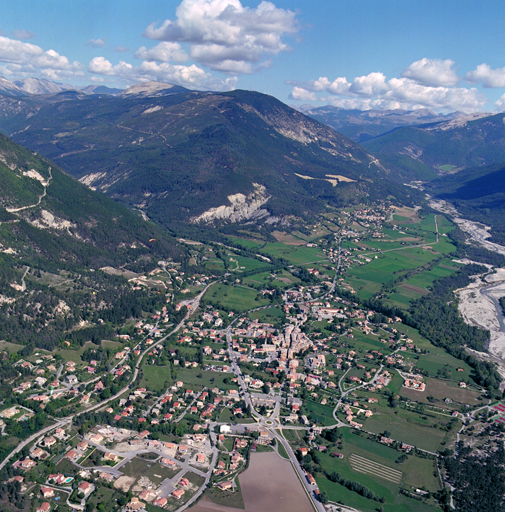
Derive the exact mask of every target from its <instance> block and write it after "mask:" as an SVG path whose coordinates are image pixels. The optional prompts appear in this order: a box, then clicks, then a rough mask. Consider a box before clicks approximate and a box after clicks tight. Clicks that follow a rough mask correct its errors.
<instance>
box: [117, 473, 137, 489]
mask: <svg viewBox="0 0 505 512" xmlns="http://www.w3.org/2000/svg"><path fill="white" fill-rule="evenodd" d="M135 480H136V478H133V477H131V476H125V475H123V476H120V477H119V478H118V479H117V480H116V481H115V482H114V487H115V488H116V489H121V490H122V491H123V492H128V491H129V490H130V487H131V486H132V485H133V484H134V483H135Z"/></svg>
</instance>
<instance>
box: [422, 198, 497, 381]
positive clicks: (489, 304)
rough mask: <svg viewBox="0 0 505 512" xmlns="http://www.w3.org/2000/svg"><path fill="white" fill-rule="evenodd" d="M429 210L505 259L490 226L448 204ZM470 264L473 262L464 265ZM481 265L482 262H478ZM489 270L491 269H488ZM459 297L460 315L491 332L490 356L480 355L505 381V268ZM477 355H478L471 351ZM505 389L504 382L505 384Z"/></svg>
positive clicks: (480, 278)
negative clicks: (504, 304)
mask: <svg viewBox="0 0 505 512" xmlns="http://www.w3.org/2000/svg"><path fill="white" fill-rule="evenodd" d="M430 206H431V207H432V208H433V209H435V210H438V211H439V212H441V213H444V214H446V215H448V216H449V217H451V219H452V221H453V222H454V223H456V224H457V225H458V226H459V227H460V229H461V230H462V231H464V232H465V233H467V234H468V235H469V236H470V238H471V239H472V240H474V241H475V242H477V243H478V244H480V245H481V246H483V247H485V248H486V249H488V250H490V251H493V252H497V253H499V254H503V255H505V247H504V246H502V245H499V244H496V243H494V242H491V241H489V240H488V238H489V237H490V236H491V234H490V230H491V228H490V227H489V226H485V225H483V224H481V223H479V222H473V221H471V220H467V219H463V218H461V217H459V214H458V212H457V210H456V209H455V208H454V206H452V205H451V204H449V203H447V202H445V201H439V200H437V201H435V200H430ZM463 263H470V261H463ZM475 263H479V262H475ZM486 266H487V267H488V268H489V269H490V270H491V267H490V266H489V265H486ZM455 293H456V294H457V295H458V297H459V311H460V313H461V315H462V316H463V318H464V319H465V321H466V322H467V323H468V324H470V325H475V326H477V327H482V328H483V329H486V330H488V331H489V332H490V341H489V347H488V352H489V354H490V356H491V358H489V357H488V356H487V354H484V353H478V354H480V356H481V358H483V359H488V360H489V359H491V360H492V361H494V362H497V363H498V364H499V369H498V371H499V373H500V374H501V375H502V377H504V379H505V317H504V315H503V311H502V308H501V306H500V303H499V299H500V298H501V297H505V268H499V269H495V271H494V273H490V272H486V273H485V274H481V275H479V276H475V280H474V282H472V283H470V284H469V285H468V286H467V287H465V288H462V289H460V290H456V292H455ZM472 352H473V353H475V351H472ZM502 387H504V389H505V381H504V382H502Z"/></svg>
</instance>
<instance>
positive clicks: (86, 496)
mask: <svg viewBox="0 0 505 512" xmlns="http://www.w3.org/2000/svg"><path fill="white" fill-rule="evenodd" d="M344 214H346V212H344ZM389 215H391V213H390V212H389V211H388V210H387V209H379V211H374V210H370V209H363V210H355V211H354V212H352V213H349V214H348V216H349V217H350V222H351V225H353V226H356V225H357V226H358V227H359V229H356V228H353V229H346V230H342V231H341V232H340V233H339V236H338V237H336V236H333V237H332V241H331V243H329V242H328V239H326V240H320V242H321V245H318V244H314V243H310V244H306V245H307V248H308V249H310V250H311V251H314V250H317V251H320V252H321V254H322V256H323V257H324V261H323V262H322V263H321V264H318V265H314V266H310V265H307V266H306V274H305V279H306V282H304V281H303V280H300V279H297V278H296V276H301V273H300V271H296V268H294V269H293V270H292V273H291V274H290V277H289V279H288V278H287V277H285V275H286V274H281V277H280V278H279V279H282V280H283V281H281V282H282V283H284V284H285V285H286V286H284V287H283V288H282V289H281V291H280V293H279V292H278V291H275V288H271V283H272V281H273V280H274V279H277V278H278V276H279V274H275V273H271V274H270V276H269V278H268V282H265V286H264V287H261V288H260V289H259V290H257V291H255V293H254V295H251V299H252V300H251V301H250V303H249V305H248V306H247V307H246V308H245V309H244V308H243V309H242V310H240V309H238V310H234V309H232V308H231V307H229V306H227V305H226V300H225V297H226V294H227V293H228V290H232V289H233V290H238V292H237V293H242V294H243V293H244V292H243V290H242V291H240V290H241V289H240V288H239V286H243V285H242V284H241V283H242V282H243V281H242V280H238V281H239V283H235V285H237V286H236V287H233V286H231V285H226V284H225V285H216V284H215V283H216V280H217V278H216V276H215V275H214V274H211V273H210V272H209V275H207V276H206V275H203V274H198V275H188V274H187V273H185V272H182V271H180V270H179V269H178V268H177V266H173V265H169V264H168V263H167V262H160V266H159V268H157V269H155V270H154V271H152V272H150V275H149V276H145V277H144V278H133V279H132V280H131V285H132V287H138V286H152V287H153V289H160V287H162V286H163V287H165V288H167V286H170V287H171V288H170V289H167V291H166V294H165V296H166V299H165V300H166V304H168V303H172V302H173V301H174V299H175V297H176V295H177V296H178V297H179V301H178V302H177V303H174V308H173V310H174V311H175V312H179V314H183V318H182V320H180V322H179V323H178V324H177V325H175V324H174V321H173V318H172V317H171V315H170V314H169V312H168V311H169V308H168V307H167V306H166V305H163V304H160V307H159V309H158V310H156V311H155V312H154V313H153V314H151V315H149V316H147V317H144V318H142V319H135V321H133V322H131V323H130V325H129V327H128V329H127V331H126V332H123V333H120V334H118V336H117V338H116V339H114V340H104V341H103V342H102V344H101V346H99V347H98V346H96V345H93V344H89V343H88V344H86V345H85V347H83V349H82V350H81V351H80V353H79V354H80V355H79V356H76V357H70V354H71V353H72V350H71V349H70V348H69V349H68V350H63V351H59V352H56V353H54V354H51V353H46V352H44V351H38V352H37V351H36V352H35V353H33V354H31V355H29V356H24V357H19V356H17V355H13V357H12V359H13V364H14V367H15V368H16V369H18V371H19V376H18V378H16V379H15V383H14V386H13V397H14V400H12V403H11V404H6V407H5V408H3V409H2V410H1V411H0V428H1V432H2V434H3V435H15V434H16V433H19V434H21V433H23V432H24V431H25V430H24V429H26V428H29V429H31V430H37V429H41V427H44V428H43V429H42V430H43V431H44V432H47V433H46V434H41V435H39V436H37V435H36V434H33V435H31V436H30V437H28V440H29V441H30V440H31V441H30V442H26V443H23V446H22V447H20V448H19V450H18V452H19V453H18V454H17V456H15V457H12V460H10V461H8V464H9V466H8V468H9V473H10V474H11V475H12V476H10V478H9V482H11V483H16V482H17V484H16V485H19V490H20V492H22V493H25V494H27V495H30V496H32V498H33V499H34V500H35V502H37V503H38V508H36V510H37V512H49V511H50V510H55V507H56V506H60V504H63V503H64V504H65V506H66V507H67V508H68V509H69V510H83V511H84V510H87V507H88V505H89V504H93V503H95V504H97V506H98V504H99V503H101V502H103V501H104V500H105V501H107V502H108V503H109V505H108V508H102V509H100V508H99V510H124V511H142V510H169V511H176V510H179V509H181V508H187V507H189V506H191V505H192V504H193V503H196V502H197V501H198V500H199V499H200V498H201V496H202V495H204V494H205V495H207V494H209V493H211V495H212V496H214V499H218V500H223V499H224V500H225V502H226V499H227V498H226V496H233V495H235V494H237V493H240V486H239V483H238V476H239V475H240V474H241V473H242V472H243V471H244V469H245V468H246V467H247V466H248V464H249V460H250V458H251V454H253V453H261V452H265V451H271V452H275V453H276V454H278V456H280V457H281V458H285V459H287V460H291V462H292V463H293V465H294V466H293V467H294V468H295V469H296V471H297V472H298V474H299V475H300V478H301V479H302V481H303V482H304V486H305V487H306V489H307V492H308V494H309V496H310V497H311V500H312V503H313V504H314V506H315V507H316V508H317V509H318V510H321V511H322V510H323V509H321V508H320V507H321V505H322V501H324V499H323V497H324V495H321V490H320V488H319V482H320V478H317V479H316V478H315V477H314V474H313V473H314V469H313V468H312V466H311V464H310V462H307V461H310V460H313V459H314V454H315V453H328V456H331V458H332V459H335V460H343V459H344V457H345V458H346V460H347V457H348V456H349V455H348V454H345V455H344V453H343V452H345V450H343V449H342V443H341V442H339V443H338V444H332V442H330V443H328V442H327V437H328V439H333V437H334V436H333V434H331V435H330V434H329V433H330V432H331V431H333V430H335V431H340V429H345V428H347V429H350V430H351V431H352V430H354V431H357V432H358V434H360V435H362V434H365V435H367V436H369V437H368V438H369V439H370V442H374V443H379V444H383V445H385V446H388V447H390V448H392V449H394V450H397V451H399V452H401V453H403V454H409V455H411V456H412V454H415V457H424V458H426V457H428V458H429V460H430V461H432V460H435V459H436V456H437V450H439V449H441V446H443V445H444V444H445V443H447V442H449V440H450V439H452V431H453V429H454V428H455V426H456V425H457V423H456V422H457V421H460V420H461V418H463V417H465V416H467V417H468V416H469V415H470V414H472V411H474V410H479V409H480V408H482V406H483V405H484V404H485V403H487V400H485V391H484V390H483V389H482V388H479V386H476V385H475V383H474V382H473V381H472V379H471V378H470V371H469V369H468V367H466V366H465V365H463V364H461V365H459V364H458V363H457V362H455V361H456V360H454V359H449V358H447V357H446V358H445V360H446V361H447V364H445V367H444V368H442V369H440V368H438V367H437V368H438V369H437V373H434V372H433V370H432V368H433V364H432V363H431V362H429V361H432V359H431V358H432V357H435V356H434V355H432V354H434V353H435V351H436V349H435V348H434V347H433V346H432V345H431V344H429V343H428V342H427V341H426V340H424V339H422V338H420V337H419V335H418V334H417V333H416V331H415V330H412V329H409V328H407V327H406V326H405V325H404V324H402V319H401V318H399V317H387V316H385V315H383V314H378V313H377V312H376V311H374V310H372V309H368V308H363V307H362V306H360V303H359V302H358V301H357V300H356V299H355V297H356V292H355V290H354V289H353V286H352V285H351V284H349V282H348V280H347V279H345V278H344V277H341V274H342V272H344V271H345V270H346V269H349V268H350V269H352V268H360V267H362V266H363V264H366V263H367V262H370V261H372V260H373V258H374V257H375V256H373V255H371V256H366V257H365V258H362V257H361V256H359V255H358V256H357V257H356V256H355V254H356V252H360V251H359V250H358V251H357V250H356V248H352V247H348V248H343V247H342V242H341V240H342V237H346V239H348V240H351V241H353V243H355V242H357V241H359V239H360V238H361V237H364V236H365V235H366V236H367V237H369V236H372V237H373V238H379V239H380V238H381V237H380V235H381V226H382V223H383V222H384V220H385V218H386V217H387V216H389ZM344 216H345V215H344ZM318 229H319V228H318ZM364 229H366V231H363V230H364ZM197 247H198V246H197ZM200 251H201V252H203V251H205V252H203V253H204V254H210V253H212V254H214V253H216V252H217V249H215V248H212V247H211V248H207V249H205V248H202V249H200ZM310 254H314V253H310ZM261 257H262V258H264V256H261ZM195 258H196V256H195ZM205 259H206V260H207V261H209V263H212V264H214V260H212V258H211V257H210V256H209V257H208V256H205ZM205 259H204V261H205ZM239 260H240V258H239V256H237V257H236V262H237V268H238V269H239V270H240V269H241V268H245V267H240V265H239V263H238V262H239ZM215 261H217V259H216V260H215ZM240 261H241V263H244V262H245V260H240ZM245 264H246V263H245ZM331 268H333V271H332V272H330V270H331ZM297 272H298V273H297ZM235 275H236V274H235ZM232 277H234V276H232ZM229 281H230V277H228V278H227V281H226V282H229ZM288 282H289V284H288ZM216 286H221V287H223V286H227V288H226V293H224V294H223V295H222V299H221V300H222V302H221V303H219V302H217V300H218V299H217V298H213V297H219V293H221V291H220V289H218V288H216ZM209 289H210V290H217V291H214V293H213V294H211V293H210V292H207V290H209ZM338 290H340V292H339V291H338ZM223 291H224V288H223ZM253 297H255V298H254V299H253ZM206 298H207V300H205V299H206ZM444 357H445V356H444ZM425 361H428V363H426V362H425ZM442 370H443V371H442ZM449 377H450V378H449ZM440 378H445V379H446V380H447V382H448V383H449V384H448V385H446V384H444V383H443V382H442V383H441V381H440V380H439V379H440ZM450 382H454V384H450ZM454 386H455V387H454ZM484 400H485V401H484ZM399 405H401V407H402V408H403V409H402V410H404V411H405V413H402V414H406V415H409V416H412V417H414V416H415V417H417V416H416V415H421V416H423V417H425V418H427V416H426V415H427V414H428V415H429V416H430V417H433V418H436V419H440V420H441V421H439V422H438V424H435V422H434V421H431V422H430V420H428V421H426V422H425V423H426V432H427V431H428V429H432V426H433V425H435V427H436V428H438V429H439V430H438V431H437V432H439V433H437V434H436V435H435V437H433V436H431V437H429V436H427V437H424V431H423V430H422V429H418V430H415V429H414V431H412V432H410V433H409V431H408V422H407V421H405V424H404V425H402V424H401V422H397V423H398V425H399V427H394V428H392V426H391V425H392V423H391V420H392V415H393V417H394V414H397V413H398V407H399ZM395 419H396V418H395ZM409 421H410V420H409ZM37 422H39V423H37ZM430 432H432V431H431V430H430ZM419 436H420V437H419ZM433 439H434V440H433ZM341 450H342V451H341ZM318 457H319V456H318V455H316V457H315V458H316V460H317V459H318ZM349 460H350V461H351V459H349ZM356 460H357V459H356V458H354V459H352V461H354V462H353V464H356ZM6 462H7V461H4V463H3V466H5V463H6ZM332 464H333V462H332ZM430 464H432V462H430ZM358 465H359V464H358ZM435 473H436V474H437V475H438V476H437V478H440V476H439V474H438V473H437V471H435ZM430 485H432V486H433V485H434V484H433V483H432V484H430ZM437 485H438V484H437ZM405 490H406V492H412V493H415V492H416V488H415V486H413V485H410V486H409V485H407V484H406V487H405ZM216 493H217V494H216ZM324 493H326V491H324ZM418 495H419V493H418ZM223 496H224V498H223ZM421 496H424V495H422V494H421ZM423 499H425V498H423ZM426 499H428V498H426ZM113 501H114V503H113ZM150 507H151V508H150ZM152 507H156V508H154V509H153V508H152Z"/></svg>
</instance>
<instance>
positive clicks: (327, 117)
mask: <svg viewBox="0 0 505 512" xmlns="http://www.w3.org/2000/svg"><path fill="white" fill-rule="evenodd" d="M299 110H300V111H301V112H303V113H304V114H306V115H308V116H310V117H312V118H314V119H316V120H317V121H319V122H321V123H324V124H326V125H328V126H331V127H332V128H333V129H334V130H336V131H337V132H340V133H341V134H343V135H345V136H346V137H349V138H350V139H352V140H354V141H355V142H358V143H360V144H361V143H363V142H366V141H368V140H370V139H373V138H375V137H378V136H379V135H382V134H384V133H387V132H389V131H391V130H393V129H395V128H400V127H404V126H412V125H423V124H427V123H436V122H442V121H450V120H452V119H455V118H457V117H460V116H462V115H463V114H462V113H461V112H452V113H450V114H445V115H444V114H436V113H434V112H432V111H431V110H428V109H426V108H420V109H418V110H402V109H396V110H357V109H351V110H348V109H344V108H339V107H333V106H331V105H326V106H324V107H313V106H312V105H304V106H302V107H299Z"/></svg>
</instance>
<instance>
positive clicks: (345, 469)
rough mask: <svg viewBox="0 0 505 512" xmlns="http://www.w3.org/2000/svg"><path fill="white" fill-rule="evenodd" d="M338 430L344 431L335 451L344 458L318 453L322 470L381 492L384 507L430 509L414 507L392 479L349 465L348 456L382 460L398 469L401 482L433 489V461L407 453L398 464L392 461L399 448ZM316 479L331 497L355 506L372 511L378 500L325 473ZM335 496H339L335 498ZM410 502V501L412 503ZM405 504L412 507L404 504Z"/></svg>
mask: <svg viewBox="0 0 505 512" xmlns="http://www.w3.org/2000/svg"><path fill="white" fill-rule="evenodd" d="M339 433H341V434H342V435H343V439H342V445H341V446H340V447H338V449H337V451H338V452H340V453H342V454H343V455H344V459H338V458H333V457H331V456H330V454H327V453H321V454H320V455H319V458H320V460H321V465H322V467H323V468H324V470H325V471H326V472H328V473H332V472H333V471H336V472H338V473H340V475H341V476H342V477H344V478H347V479H348V480H351V481H355V482H359V483H360V484H361V485H364V486H365V487H367V488H369V489H370V490H371V491H372V492H373V493H374V494H376V495H378V496H383V497H384V498H385V499H386V503H385V505H384V510H390V511H393V510H394V511H396V510H405V512H407V511H408V510H420V511H421V510H426V511H427V510H433V509H432V508H431V507H428V506H426V505H422V504H420V503H418V506H419V508H416V507H415V505H414V504H415V503H417V502H415V501H414V500H410V499H408V498H405V497H403V496H401V495H399V494H398V491H399V488H400V485H399V484H398V483H394V482H391V481H389V480H387V479H385V478H381V477H379V476H378V477H374V476H372V475H369V474H364V473H362V472H358V471H356V470H354V469H352V466H351V463H350V457H351V456H352V455H353V454H354V455H356V456H359V457H363V458H365V459H367V460H370V461H372V462H375V463H378V464H381V465H383V466H386V467H388V468H391V469H392V470H393V471H396V472H398V471H399V472H401V473H402V477H401V484H402V485H407V486H412V487H422V486H426V488H427V489H429V490H431V491H432V492H434V491H436V490H438V488H439V487H438V482H437V479H436V477H434V476H433V471H434V466H433V461H432V460H429V459H420V458H417V457H414V456H408V459H407V461H405V462H404V463H402V464H397V463H396V462H395V461H396V460H397V459H398V457H399V456H400V455H401V453H402V452H398V451H396V450H394V449H392V448H389V447H388V446H386V445H383V444H380V443H377V442H375V441H371V440H368V439H366V438H365V437H361V436H358V435H355V434H353V433H352V432H351V431H350V430H349V429H339ZM316 479H317V482H318V484H319V487H320V489H321V490H325V491H326V492H327V493H328V495H329V497H330V500H332V501H339V500H341V501H342V502H343V503H345V504H346V505H349V506H353V507H358V506H359V508H360V510H370V511H372V510H373V511H375V510H376V508H374V507H377V502H375V501H372V500H368V499H365V498H362V497H361V496H360V495H358V494H357V493H354V492H352V491H349V490H348V489H346V488H345V487H343V486H341V485H339V484H336V483H334V482H331V481H330V480H328V479H327V478H325V477H321V478H317V476H316ZM337 496H340V497H338V498H337ZM411 502H412V503H411ZM407 504H409V505H410V506H412V508H406V507H407Z"/></svg>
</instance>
